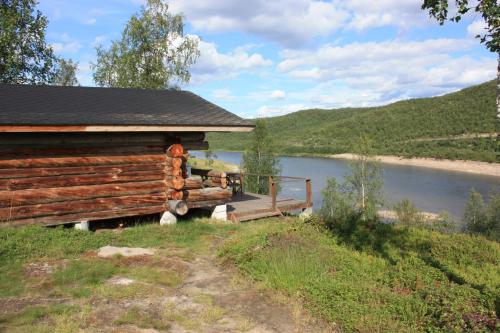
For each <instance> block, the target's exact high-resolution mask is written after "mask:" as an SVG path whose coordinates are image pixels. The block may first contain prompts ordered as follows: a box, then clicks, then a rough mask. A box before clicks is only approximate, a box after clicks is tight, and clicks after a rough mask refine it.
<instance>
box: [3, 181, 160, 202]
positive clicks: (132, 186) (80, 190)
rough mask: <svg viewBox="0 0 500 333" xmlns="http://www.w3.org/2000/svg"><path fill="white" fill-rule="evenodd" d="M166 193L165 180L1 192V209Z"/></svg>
mask: <svg viewBox="0 0 500 333" xmlns="http://www.w3.org/2000/svg"><path fill="white" fill-rule="evenodd" d="M164 192H165V182H164V181H163V180H161V181H148V182H133V183H120V184H104V185H102V184H99V185H87V186H73V187H59V188H51V189H28V190H20V191H0V207H15V206H24V205H34V204H39V203H48V202H65V201H71V200H82V199H91V198H104V197H116V196H125V195H136V194H148V193H151V194H152V193H164Z"/></svg>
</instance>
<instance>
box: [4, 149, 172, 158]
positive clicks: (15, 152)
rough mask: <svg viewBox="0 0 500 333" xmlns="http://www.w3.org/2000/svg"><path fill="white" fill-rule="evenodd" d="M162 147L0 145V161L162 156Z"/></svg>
mask: <svg viewBox="0 0 500 333" xmlns="http://www.w3.org/2000/svg"><path fill="white" fill-rule="evenodd" d="M164 149H165V148H164V146H163V145H157V146H151V145H141V146H118V145H117V146H105V147H92V146H82V147H46V146H42V147H33V146H30V147H16V146H11V145H8V146H5V145H0V159H2V160H8V159H13V158H36V157H68V156H114V155H149V154H162V153H163V151H164Z"/></svg>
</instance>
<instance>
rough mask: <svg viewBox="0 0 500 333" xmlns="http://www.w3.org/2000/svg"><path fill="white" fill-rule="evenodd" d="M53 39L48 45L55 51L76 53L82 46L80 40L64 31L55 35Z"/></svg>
mask: <svg viewBox="0 0 500 333" xmlns="http://www.w3.org/2000/svg"><path fill="white" fill-rule="evenodd" d="M54 40H55V41H54V42H52V43H50V45H51V46H52V49H53V50H54V52H56V53H77V52H78V51H79V50H80V49H81V48H82V44H80V42H78V41H77V40H76V39H74V38H71V37H70V36H69V35H68V34H66V33H64V34H62V35H59V36H57V37H56V38H54Z"/></svg>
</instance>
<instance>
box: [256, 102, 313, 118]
mask: <svg viewBox="0 0 500 333" xmlns="http://www.w3.org/2000/svg"><path fill="white" fill-rule="evenodd" d="M305 108H306V106H305V105H304V104H287V105H280V106H267V105H263V106H261V107H260V108H258V109H257V116H258V117H275V116H281V115H284V114H287V113H291V112H295V111H299V110H303V109H305Z"/></svg>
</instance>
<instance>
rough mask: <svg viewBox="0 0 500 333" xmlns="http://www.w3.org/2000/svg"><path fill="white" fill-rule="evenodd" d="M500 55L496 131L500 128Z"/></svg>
mask: <svg viewBox="0 0 500 333" xmlns="http://www.w3.org/2000/svg"><path fill="white" fill-rule="evenodd" d="M499 122H500V53H499V54H498V62H497V125H496V129H497V130H498V129H499V128H500V125H499Z"/></svg>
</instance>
